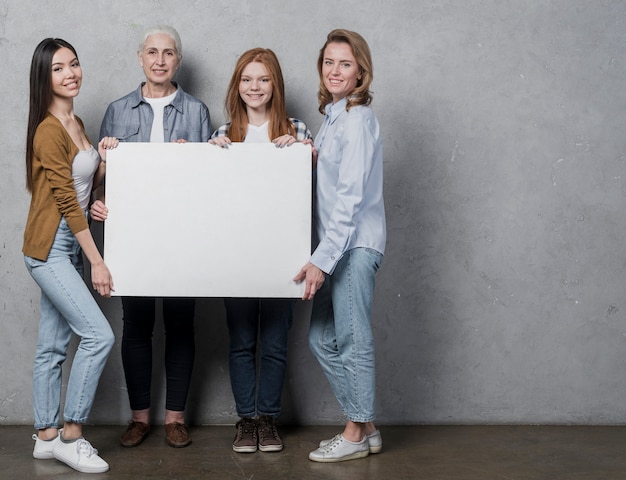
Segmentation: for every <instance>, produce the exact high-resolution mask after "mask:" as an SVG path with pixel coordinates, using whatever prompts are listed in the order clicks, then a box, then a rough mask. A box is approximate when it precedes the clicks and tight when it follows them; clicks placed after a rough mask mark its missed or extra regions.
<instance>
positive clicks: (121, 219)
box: [104, 143, 311, 298]
mask: <svg viewBox="0 0 626 480" xmlns="http://www.w3.org/2000/svg"><path fill="white" fill-rule="evenodd" d="M106 205H107V207H108V209H109V214H108V218H107V220H106V222H105V227H104V259H105V262H106V264H107V266H108V267H109V269H110V271H111V274H112V276H113V282H114V284H115V292H114V293H113V294H114V295H118V296H154V297H164V296H181V297H184V296H187V297H286V298H289V297H291V298H297V297H301V296H302V294H303V292H304V285H303V284H295V283H294V282H293V281H292V279H293V277H294V276H295V275H296V274H297V273H298V271H299V270H300V268H301V267H302V266H303V265H304V264H305V263H306V262H307V261H308V260H309V258H310V254H311V148H310V147H309V146H307V145H302V144H294V145H292V146H290V147H285V148H276V147H275V146H274V145H273V144H271V143H267V144H266V143H256V144H234V145H231V146H230V147H229V148H227V149H225V148H220V147H217V146H215V145H211V144H208V143H180V144H179V143H121V144H120V145H119V146H118V147H117V148H116V149H114V150H111V151H109V152H108V153H107V177H106Z"/></svg>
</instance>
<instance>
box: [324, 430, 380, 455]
mask: <svg viewBox="0 0 626 480" xmlns="http://www.w3.org/2000/svg"><path fill="white" fill-rule="evenodd" d="M331 440H332V438H329V439H328V440H322V441H321V442H320V447H323V446H324V445H328V444H329V443H330V442H331ZM367 442H368V444H369V446H370V453H379V452H380V451H381V450H382V449H383V437H382V435H381V434H380V430H374V431H373V432H372V433H369V434H368V435H367Z"/></svg>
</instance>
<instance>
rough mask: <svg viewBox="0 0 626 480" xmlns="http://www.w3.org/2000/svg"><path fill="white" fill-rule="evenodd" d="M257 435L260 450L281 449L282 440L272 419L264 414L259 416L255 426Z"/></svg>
mask: <svg viewBox="0 0 626 480" xmlns="http://www.w3.org/2000/svg"><path fill="white" fill-rule="evenodd" d="M257 433H258V437H259V450H261V451H262V452H280V451H281V450H282V449H283V441H282V440H281V438H280V435H278V430H276V425H274V419H273V418H272V417H268V416H266V415H263V416H261V418H260V419H259V424H258V426H257Z"/></svg>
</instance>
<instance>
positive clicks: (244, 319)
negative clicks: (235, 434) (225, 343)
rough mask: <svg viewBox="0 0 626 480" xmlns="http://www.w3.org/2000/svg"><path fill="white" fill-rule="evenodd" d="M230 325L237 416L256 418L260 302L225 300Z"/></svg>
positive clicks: (233, 386)
mask: <svg viewBox="0 0 626 480" xmlns="http://www.w3.org/2000/svg"><path fill="white" fill-rule="evenodd" d="M224 305H225V306H226V323H227V325H228V332H229V336H230V348H229V354H228V365H229V371H230V384H231V387H232V390H233V396H234V397H235V406H236V409H237V415H239V416H240V417H242V418H244V417H255V416H256V413H257V409H256V384H257V378H256V350H257V334H258V328H259V327H258V325H259V299H257V298H225V299H224Z"/></svg>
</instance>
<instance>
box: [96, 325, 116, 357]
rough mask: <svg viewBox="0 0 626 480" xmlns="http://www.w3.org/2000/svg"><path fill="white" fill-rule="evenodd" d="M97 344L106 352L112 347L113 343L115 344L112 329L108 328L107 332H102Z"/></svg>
mask: <svg viewBox="0 0 626 480" xmlns="http://www.w3.org/2000/svg"><path fill="white" fill-rule="evenodd" d="M98 344H99V345H100V349H101V350H102V351H103V352H107V354H108V353H109V352H110V351H111V350H112V349H113V345H114V344H115V335H114V334H113V331H112V330H110V329H109V331H108V332H106V333H104V334H102V336H101V337H100V338H99V341H98Z"/></svg>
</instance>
